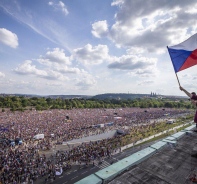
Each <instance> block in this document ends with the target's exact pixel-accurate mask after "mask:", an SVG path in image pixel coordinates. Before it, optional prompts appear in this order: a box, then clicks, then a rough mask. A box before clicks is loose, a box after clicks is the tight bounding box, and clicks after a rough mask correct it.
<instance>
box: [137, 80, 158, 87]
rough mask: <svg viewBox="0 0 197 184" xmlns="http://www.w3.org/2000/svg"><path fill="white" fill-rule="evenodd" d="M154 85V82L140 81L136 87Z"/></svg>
mask: <svg viewBox="0 0 197 184" xmlns="http://www.w3.org/2000/svg"><path fill="white" fill-rule="evenodd" d="M153 83H154V81H151V80H145V81H141V82H139V83H138V85H139V86H144V85H145V86H149V85H151V84H153Z"/></svg>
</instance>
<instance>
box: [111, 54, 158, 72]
mask: <svg viewBox="0 0 197 184" xmlns="http://www.w3.org/2000/svg"><path fill="white" fill-rule="evenodd" d="M156 63H157V59H156V58H146V57H138V56H135V55H123V56H121V57H120V58H118V61H116V62H113V63H111V64H109V65H108V68H109V69H120V70H137V69H138V70H139V69H141V71H142V70H143V69H147V68H149V67H155V66H156Z"/></svg>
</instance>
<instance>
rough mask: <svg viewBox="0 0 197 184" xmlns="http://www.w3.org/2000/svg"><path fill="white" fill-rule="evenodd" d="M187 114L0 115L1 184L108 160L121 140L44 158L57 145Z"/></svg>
mask: <svg viewBox="0 0 197 184" xmlns="http://www.w3.org/2000/svg"><path fill="white" fill-rule="evenodd" d="M188 113H190V110H177V109H156V108H154V109H153V108H152V109H147V110H144V109H140V108H122V109H72V110H46V111H36V110H31V111H30V110H29V111H25V112H14V113H13V112H10V111H6V112H1V113H0V138H1V142H0V182H1V183H3V184H4V183H5V184H9V183H11V184H18V183H24V184H27V183H34V182H35V180H37V179H38V178H39V177H45V178H46V180H48V179H53V180H54V179H55V177H56V175H57V174H58V173H61V172H62V170H65V169H67V168H70V167H71V165H72V164H74V163H76V164H79V165H80V164H81V163H85V164H90V163H91V164H94V161H95V160H100V159H102V158H104V157H106V156H109V157H110V156H111V154H112V153H114V151H115V150H116V149H117V148H119V147H120V146H121V141H120V139H121V136H122V135H117V136H115V137H113V138H108V139H104V140H98V141H94V142H93V141H92V142H89V143H82V144H80V145H78V146H74V147H69V149H65V150H63V151H57V152H56V154H55V155H53V154H52V155H51V156H49V157H47V156H46V155H45V154H43V153H44V151H46V150H51V149H52V148H54V147H55V146H56V145H57V144H62V143H63V142H67V141H70V140H73V139H79V138H82V137H87V136H91V135H97V134H101V133H105V132H108V131H111V130H115V129H116V130H117V129H120V130H122V131H123V132H125V133H129V132H130V131H131V130H132V129H137V128H139V127H142V126H143V125H151V124H155V123H157V121H160V120H164V119H165V118H166V117H174V116H180V115H185V114H188ZM109 125H110V126H109ZM37 134H44V138H43V139H41V140H36V139H34V136H35V135H37ZM17 138H20V139H21V140H22V144H21V145H10V141H9V140H15V139H17ZM41 152H42V153H41Z"/></svg>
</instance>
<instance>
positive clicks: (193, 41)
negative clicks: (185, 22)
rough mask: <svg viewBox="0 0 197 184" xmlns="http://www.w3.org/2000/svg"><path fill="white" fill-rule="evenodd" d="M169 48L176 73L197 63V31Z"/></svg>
mask: <svg viewBox="0 0 197 184" xmlns="http://www.w3.org/2000/svg"><path fill="white" fill-rule="evenodd" d="M167 48H168V52H169V54H170V58H171V60H172V64H173V67H174V71H175V73H177V72H180V71H181V70H185V69H187V68H189V67H192V66H194V65H196V64H197V33H196V34H194V35H193V36H191V37H190V38H188V39H187V40H185V41H184V42H182V43H180V44H178V45H174V46H169V47H167Z"/></svg>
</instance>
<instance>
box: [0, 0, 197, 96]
mask: <svg viewBox="0 0 197 184" xmlns="http://www.w3.org/2000/svg"><path fill="white" fill-rule="evenodd" d="M196 20H197V1H196V0H190V1H185V0H173V1H172V0H160V1H155V0H146V1H144V0H61V1H55V0H34V1H32V0H12V1H8V0H0V93H7V94H10V93H11V94H14V93H21V94H36V95H97V94H103V93H140V94H150V93H151V92H154V93H157V94H161V95H184V93H183V92H182V91H180V89H179V85H178V81H177V78H176V75H175V72H174V69H173V65H172V62H171V59H170V56H169V53H168V51H167V46H172V45H176V44H179V43H181V42H183V41H184V40H186V39H188V38H189V37H190V36H192V35H193V34H195V33H197V21H196ZM177 75H178V78H179V81H180V84H181V86H183V87H184V88H185V89H187V90H188V91H197V85H196V84H197V65H196V66H193V67H191V68H188V69H186V70H183V71H180V72H178V73H177Z"/></svg>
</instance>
